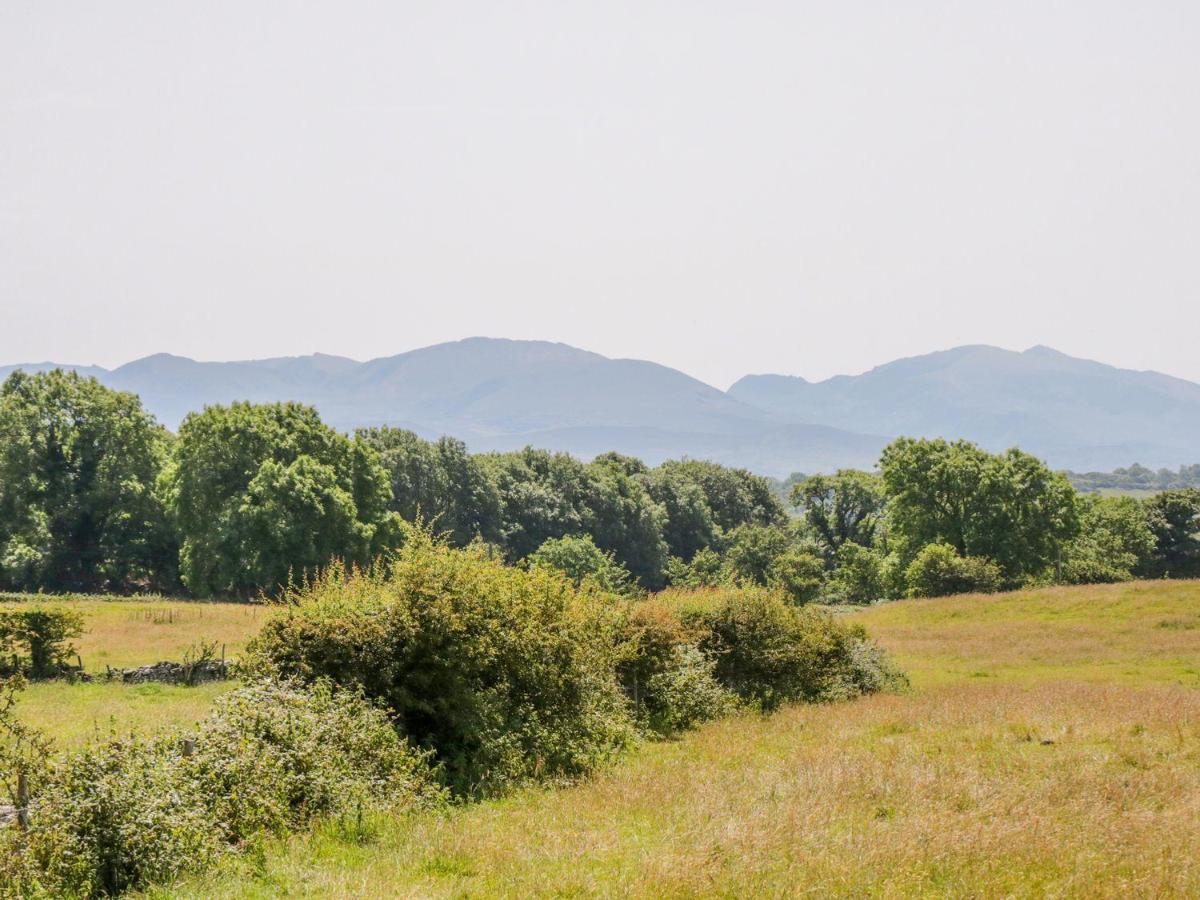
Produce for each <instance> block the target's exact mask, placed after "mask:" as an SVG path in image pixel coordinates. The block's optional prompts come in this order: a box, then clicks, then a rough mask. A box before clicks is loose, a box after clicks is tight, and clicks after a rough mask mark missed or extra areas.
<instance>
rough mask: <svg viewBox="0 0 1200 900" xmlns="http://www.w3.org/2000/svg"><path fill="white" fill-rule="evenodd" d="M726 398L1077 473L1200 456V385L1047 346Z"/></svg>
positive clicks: (764, 382) (759, 386)
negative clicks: (1038, 460) (970, 445)
mask: <svg viewBox="0 0 1200 900" xmlns="http://www.w3.org/2000/svg"><path fill="white" fill-rule="evenodd" d="M729 395H730V396H731V397H734V398H736V399H738V400H741V401H743V402H745V403H747V404H749V405H751V406H755V407H757V408H759V409H761V410H763V411H764V412H770V413H773V414H775V415H777V416H779V417H781V418H784V419H789V420H792V421H798V422H819V423H821V424H823V425H829V426H832V427H835V428H841V429H847V430H850V431H860V430H864V429H866V428H869V429H870V430H871V431H872V432H874V433H879V434H893V435H894V434H909V435H921V436H930V437H934V436H943V437H948V438H957V437H964V438H968V439H970V440H974V441H977V442H979V443H980V444H982V445H983V446H985V447H988V448H990V449H993V450H1000V449H1004V448H1007V447H1011V446H1019V447H1021V448H1022V449H1024V450H1027V451H1029V452H1031V453H1034V454H1037V455H1038V456H1042V457H1044V458H1046V459H1047V460H1049V462H1050V463H1051V464H1052V465H1054V466H1056V467H1062V468H1070V469H1076V470H1095V469H1100V470H1103V469H1113V468H1116V467H1118V466H1124V465H1128V464H1129V463H1131V462H1133V461H1137V462H1140V463H1142V464H1144V465H1148V466H1152V467H1159V466H1176V465H1180V464H1183V463H1188V462H1191V461H1194V460H1195V459H1196V458H1197V457H1198V456H1200V385H1198V384H1195V383H1193V382H1190V381H1184V380H1182V379H1179V378H1172V377H1170V376H1167V375H1162V374H1159V373H1157V372H1136V371H1131V370H1128V369H1118V368H1115V367H1113V366H1108V365H1104V364H1102V363H1098V362H1092V361H1089V360H1083V359H1076V358H1074V357H1071V356H1067V355H1066V354H1063V353H1059V352H1058V351H1056V350H1052V349H1050V348H1048V347H1034V348H1032V349H1030V350H1026V351H1025V352H1023V353H1015V352H1012V351H1009V350H1001V349H999V348H997V347H988V346H967V347H957V348H955V349H953V350H946V351H943V352H940V353H930V354H927V355H925V356H917V357H912V358H910V359H901V360H896V361H895V362H891V363H888V364H886V365H883V366H879V367H877V368H875V369H872V370H871V371H869V372H866V373H865V374H862V375H856V376H846V375H841V376H837V377H835V378H830V379H828V380H826V381H820V382H815V383H813V382H808V381H805V380H804V379H803V378H796V377H789V376H784V375H749V376H746V377H745V378H742V379H741V380H740V381H738V382H737V383H736V384H734V385H733V387H731V388H730V389H729Z"/></svg>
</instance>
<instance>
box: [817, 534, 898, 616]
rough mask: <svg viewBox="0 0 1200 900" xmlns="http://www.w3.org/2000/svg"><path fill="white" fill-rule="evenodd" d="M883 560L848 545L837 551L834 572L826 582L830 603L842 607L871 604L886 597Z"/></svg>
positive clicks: (870, 552) (869, 550)
mask: <svg viewBox="0 0 1200 900" xmlns="http://www.w3.org/2000/svg"><path fill="white" fill-rule="evenodd" d="M884 584H885V572H884V561H883V557H882V556H881V555H880V554H879V552H878V551H876V550H872V549H870V548H869V547H863V546H860V545H859V544H855V543H853V542H851V541H847V542H846V543H844V544H842V545H841V546H840V547H839V548H838V551H837V568H836V569H834V571H833V575H832V576H831V577H830V579H829V593H830V596H831V599H835V600H838V601H840V602H842V603H874V602H875V601H876V600H878V599H880V598H881V597H883V596H884V594H885V587H884Z"/></svg>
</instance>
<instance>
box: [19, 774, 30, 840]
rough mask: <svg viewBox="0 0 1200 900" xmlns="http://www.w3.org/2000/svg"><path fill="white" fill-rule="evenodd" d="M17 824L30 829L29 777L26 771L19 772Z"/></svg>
mask: <svg viewBox="0 0 1200 900" xmlns="http://www.w3.org/2000/svg"><path fill="white" fill-rule="evenodd" d="M17 824H18V825H20V826H21V828H22V829H24V830H28V829H29V779H28V777H26V775H25V773H24V772H18V773H17Z"/></svg>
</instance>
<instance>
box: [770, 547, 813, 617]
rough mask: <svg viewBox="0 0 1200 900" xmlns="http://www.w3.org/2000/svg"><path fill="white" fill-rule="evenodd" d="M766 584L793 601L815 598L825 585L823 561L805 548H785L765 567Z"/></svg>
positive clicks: (803, 601)
mask: <svg viewBox="0 0 1200 900" xmlns="http://www.w3.org/2000/svg"><path fill="white" fill-rule="evenodd" d="M767 586H768V587H771V588H774V589H775V590H777V591H781V592H782V593H783V594H784V595H785V596H786V597H787V598H788V599H789V600H791V601H792V602H793V603H809V602H811V601H813V600H816V599H817V597H819V596H820V595H821V591H822V590H823V589H824V587H825V561H824V560H823V559H821V557H820V556H818V555H817V554H815V553H810V552H808V551H806V550H800V549H796V548H792V549H789V550H785V551H784V552H783V553H781V554H779V556H777V557H775V559H774V560H773V561H772V562H771V565H770V567H769V568H768V569H767Z"/></svg>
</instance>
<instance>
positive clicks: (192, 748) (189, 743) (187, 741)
mask: <svg viewBox="0 0 1200 900" xmlns="http://www.w3.org/2000/svg"><path fill="white" fill-rule="evenodd" d="M195 752H196V742H195V741H194V740H193V739H192V738H184V739H183V755H184V756H185V757H187V756H191V755H192V754H193V753H195Z"/></svg>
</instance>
